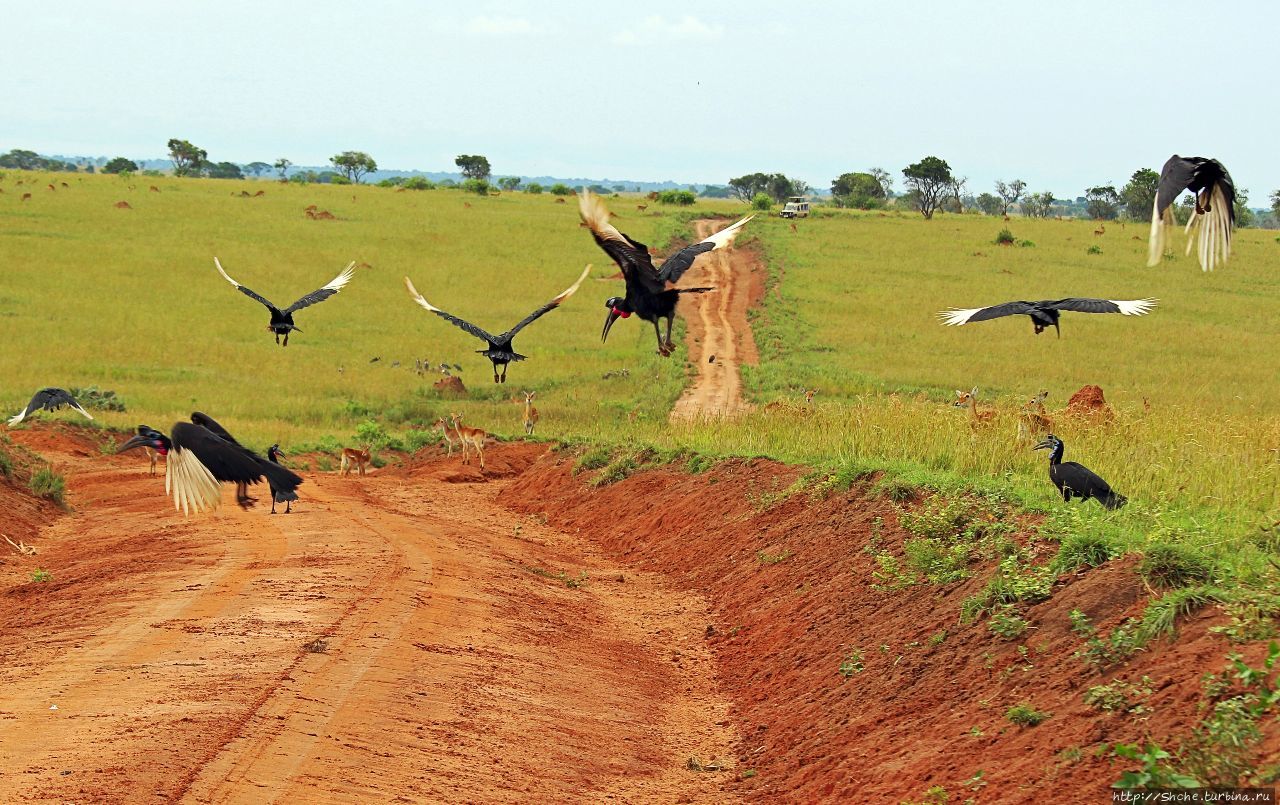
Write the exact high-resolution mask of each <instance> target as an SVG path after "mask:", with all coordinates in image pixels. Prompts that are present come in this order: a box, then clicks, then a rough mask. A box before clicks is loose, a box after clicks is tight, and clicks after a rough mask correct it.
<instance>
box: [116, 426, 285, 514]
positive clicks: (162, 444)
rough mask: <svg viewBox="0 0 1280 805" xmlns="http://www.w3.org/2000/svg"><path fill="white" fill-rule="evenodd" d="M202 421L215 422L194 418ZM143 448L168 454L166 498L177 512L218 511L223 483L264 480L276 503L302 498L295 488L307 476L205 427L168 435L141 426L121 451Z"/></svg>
mask: <svg viewBox="0 0 1280 805" xmlns="http://www.w3.org/2000/svg"><path fill="white" fill-rule="evenodd" d="M198 417H199V418H203V419H204V420H206V421H209V422H212V420H210V419H208V417H205V415H204V414H199V413H196V414H192V419H193V420H195V419H197V418H198ZM214 424H215V425H216V424H217V423H214ZM219 430H221V428H219ZM222 432H223V433H225V431H222ZM137 447H150V448H151V449H153V450H155V451H156V452H157V453H159V454H160V455H162V456H165V459H166V461H167V464H168V471H167V472H166V473H165V476H164V490H165V494H172V495H173V507H174V509H176V510H180V511H181V512H182V513H183V514H184V515H186V514H189V513H190V510H191V509H195V510H196V511H197V512H201V511H204V510H205V509H216V508H217V507H218V506H219V505H220V504H221V502H222V490H221V487H220V486H219V484H220V483H235V484H237V485H239V484H245V485H246V486H247V485H248V484H256V483H259V482H260V481H261V480H262V478H263V476H266V478H267V481H268V483H269V484H270V486H271V489H272V496H273V499H276V500H280V501H281V502H284V501H290V500H297V498H298V494H297V492H296V491H295V490H296V489H297V488H298V485H299V484H301V483H302V478H300V477H298V476H297V475H295V474H294V473H292V472H290V471H289V470H287V469H285V468H284V467H282V466H280V465H279V464H275V463H272V462H270V461H267V460H266V459H264V458H262V457H261V456H259V455H256V454H255V453H253V452H252V451H250V450H247V449H245V448H244V447H241V446H240V445H239V444H236V443H235V442H234V441H227V439H225V438H223V437H222V436H220V435H218V434H217V433H215V432H214V431H213V430H210V429H209V428H208V427H205V426H204V425H202V424H197V423H195V422H177V423H174V426H173V430H171V431H170V432H169V435H168V436H165V435H164V434H163V433H161V432H160V431H158V430H155V429H154V428H150V427H148V426H146V425H139V426H138V435H137V436H134V437H133V438H131V439H129V441H127V442H125V443H124V444H122V445H121V446H120V448H119V449H118V450H117V451H116V452H117V453H123V452H125V451H126V450H132V449H134V448H137Z"/></svg>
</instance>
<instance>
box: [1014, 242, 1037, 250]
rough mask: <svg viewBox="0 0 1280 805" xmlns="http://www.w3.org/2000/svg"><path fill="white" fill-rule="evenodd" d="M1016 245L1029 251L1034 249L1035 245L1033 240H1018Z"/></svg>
mask: <svg viewBox="0 0 1280 805" xmlns="http://www.w3.org/2000/svg"><path fill="white" fill-rule="evenodd" d="M1018 245H1019V246H1021V247H1022V248H1024V249H1031V248H1035V245H1036V243H1035V241H1034V240H1020V241H1018Z"/></svg>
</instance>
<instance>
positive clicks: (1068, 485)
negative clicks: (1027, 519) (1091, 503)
mask: <svg viewBox="0 0 1280 805" xmlns="http://www.w3.org/2000/svg"><path fill="white" fill-rule="evenodd" d="M1032 449H1033V450H1050V451H1052V452H1050V453H1049V480H1051V481H1053V484H1054V486H1056V487H1058V491H1059V492H1061V493H1062V499H1063V500H1064V501H1067V502H1068V503H1070V502H1071V498H1073V497H1077V498H1080V499H1081V500H1088V499H1089V498H1093V499H1094V500H1097V501H1098V502H1099V503H1101V504H1102V505H1103V506H1104V507H1106V508H1108V509H1118V508H1120V507H1121V506H1123V505H1124V504H1125V503H1127V502H1128V499H1127V498H1125V496H1124V495H1121V494H1118V493H1116V492H1113V491H1112V490H1111V486H1110V484H1108V483H1107V482H1106V481H1104V480H1102V478H1101V477H1099V476H1098V474H1097V473H1096V472H1094V471H1093V470H1091V469H1089V468H1088V467H1084V466H1081V465H1080V464H1077V463H1076V462H1074V461H1068V462H1066V463H1063V461H1062V450H1063V444H1062V440H1061V439H1059V438H1058V437H1057V436H1054V435H1053V434H1052V433H1050V434H1049V435H1048V436H1047V437H1046V438H1045V440H1044V441H1043V442H1041V443H1040V444H1038V445H1036V446H1035V447H1033V448H1032Z"/></svg>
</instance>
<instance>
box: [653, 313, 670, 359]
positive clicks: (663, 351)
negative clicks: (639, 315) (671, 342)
mask: <svg viewBox="0 0 1280 805" xmlns="http://www.w3.org/2000/svg"><path fill="white" fill-rule="evenodd" d="M653 335H654V337H655V338H657V339H658V354H659V355H661V356H662V357H664V358H665V357H667V345H666V344H664V343H662V330H660V329H658V320H657V319H654V320H653Z"/></svg>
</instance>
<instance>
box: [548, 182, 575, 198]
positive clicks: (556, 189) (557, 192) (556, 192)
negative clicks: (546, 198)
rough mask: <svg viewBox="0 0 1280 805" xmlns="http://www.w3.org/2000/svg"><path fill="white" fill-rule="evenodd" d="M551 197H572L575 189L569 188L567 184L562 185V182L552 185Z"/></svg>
mask: <svg viewBox="0 0 1280 805" xmlns="http://www.w3.org/2000/svg"><path fill="white" fill-rule="evenodd" d="M551 195H553V196H572V195H573V188H571V187H569V186H568V185H566V184H561V183H560V182H556V183H555V184H553V185H551Z"/></svg>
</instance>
